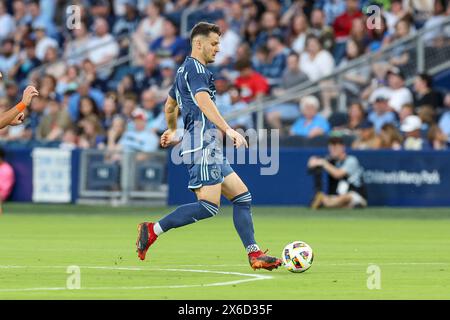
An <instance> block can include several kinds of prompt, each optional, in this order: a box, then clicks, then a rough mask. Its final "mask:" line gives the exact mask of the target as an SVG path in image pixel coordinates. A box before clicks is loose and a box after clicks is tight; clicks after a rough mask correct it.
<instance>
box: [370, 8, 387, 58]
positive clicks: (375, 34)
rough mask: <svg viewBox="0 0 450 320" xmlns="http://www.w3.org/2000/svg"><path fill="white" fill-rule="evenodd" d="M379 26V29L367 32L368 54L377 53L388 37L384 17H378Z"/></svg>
mask: <svg viewBox="0 0 450 320" xmlns="http://www.w3.org/2000/svg"><path fill="white" fill-rule="evenodd" d="M379 21H380V26H379V28H371V29H370V30H369V32H368V33H369V38H370V43H369V45H368V51H369V52H377V51H378V50H380V49H381V47H382V46H383V43H385V42H386V41H387V40H386V39H387V37H388V35H389V32H388V27H387V25H386V19H385V17H384V16H380V20H379Z"/></svg>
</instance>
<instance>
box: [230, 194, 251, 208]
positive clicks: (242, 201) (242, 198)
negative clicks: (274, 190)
mask: <svg viewBox="0 0 450 320" xmlns="http://www.w3.org/2000/svg"><path fill="white" fill-rule="evenodd" d="M231 202H232V203H233V205H238V206H239V205H247V206H248V205H251V203H252V194H251V193H250V192H249V191H246V192H244V193H241V194H239V195H237V196H236V197H234V198H233V199H231Z"/></svg>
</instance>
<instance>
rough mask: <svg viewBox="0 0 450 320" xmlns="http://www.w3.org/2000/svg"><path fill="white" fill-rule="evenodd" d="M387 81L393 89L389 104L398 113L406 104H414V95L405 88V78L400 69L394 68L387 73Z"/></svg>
mask: <svg viewBox="0 0 450 320" xmlns="http://www.w3.org/2000/svg"><path fill="white" fill-rule="evenodd" d="M387 80H388V85H389V88H390V89H391V94H390V98H389V102H388V104H389V106H390V107H391V108H392V109H393V110H394V111H395V112H397V113H398V112H400V109H401V108H402V106H403V105H404V104H407V103H413V95H412V93H411V91H410V90H409V89H408V88H407V87H406V86H405V76H404V74H403V72H401V71H400V69H399V68H396V67H393V68H391V69H389V71H388V72H387Z"/></svg>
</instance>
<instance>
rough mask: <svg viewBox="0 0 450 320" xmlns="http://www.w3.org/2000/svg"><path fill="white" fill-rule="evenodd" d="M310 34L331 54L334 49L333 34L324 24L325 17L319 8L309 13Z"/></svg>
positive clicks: (331, 29)
mask: <svg viewBox="0 0 450 320" xmlns="http://www.w3.org/2000/svg"><path fill="white" fill-rule="evenodd" d="M310 32H311V34H313V35H315V36H316V37H317V38H318V39H319V41H320V43H321V44H322V47H323V48H324V49H325V50H328V51H330V52H331V50H332V49H333V47H334V32H333V28H331V27H330V26H329V25H328V24H326V23H325V15H324V13H323V11H322V10H321V9H319V8H315V9H314V10H313V11H312V12H311V28H310Z"/></svg>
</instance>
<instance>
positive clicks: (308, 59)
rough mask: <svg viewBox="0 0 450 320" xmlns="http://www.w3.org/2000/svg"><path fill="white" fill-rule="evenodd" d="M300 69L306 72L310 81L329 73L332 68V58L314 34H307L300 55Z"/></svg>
mask: <svg viewBox="0 0 450 320" xmlns="http://www.w3.org/2000/svg"><path fill="white" fill-rule="evenodd" d="M299 64H300V70H303V72H305V73H306V75H307V76H308V78H309V79H310V80H311V81H316V80H318V79H320V78H322V77H325V76H327V75H330V74H331V73H332V72H333V69H334V60H333V57H332V56H331V54H330V53H329V52H328V51H327V50H325V49H323V48H322V44H321V43H320V41H319V39H318V38H317V37H316V36H312V35H310V36H308V38H307V39H306V50H305V52H303V53H302V54H301V55H300V62H299Z"/></svg>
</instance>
